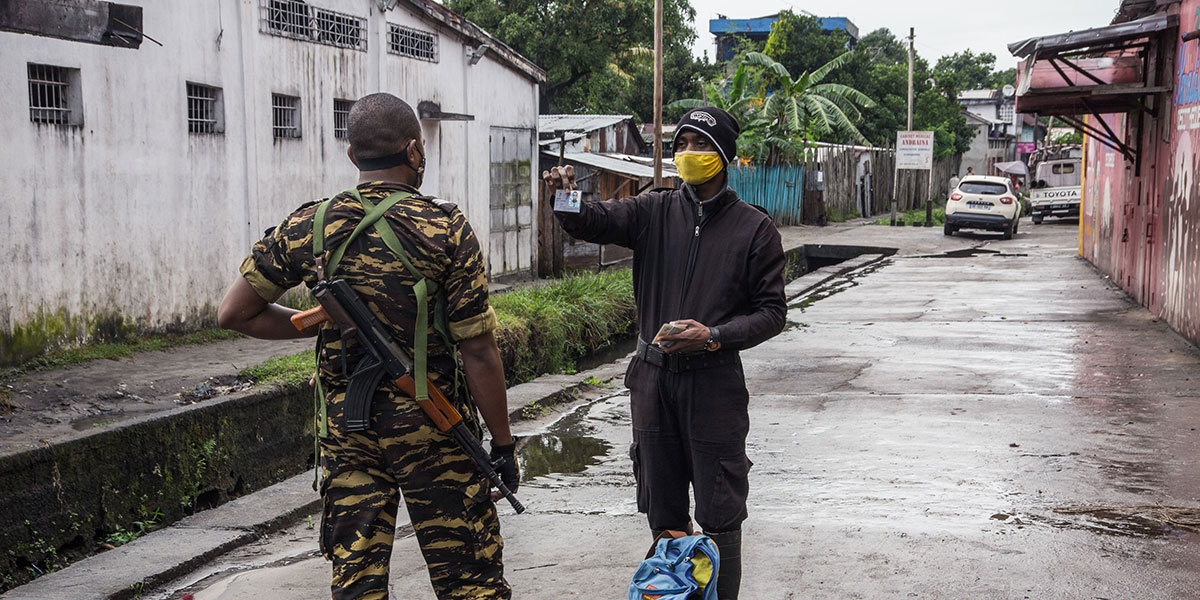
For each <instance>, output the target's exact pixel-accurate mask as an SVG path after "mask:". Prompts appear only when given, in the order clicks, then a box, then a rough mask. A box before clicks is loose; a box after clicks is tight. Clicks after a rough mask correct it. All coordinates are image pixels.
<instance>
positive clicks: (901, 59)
mask: <svg viewBox="0 0 1200 600" xmlns="http://www.w3.org/2000/svg"><path fill="white" fill-rule="evenodd" d="M855 50H857V51H859V52H862V53H863V54H864V55H865V56H866V57H867V58H868V59H869V60H868V62H870V63H871V64H883V65H907V64H908V48H906V47H905V46H904V44H902V43H901V42H900V40H898V39H896V36H894V35H892V32H891V31H890V30H888V29H887V28H879V29H876V30H875V31H872V32H871V33H868V34H867V35H864V36H863V37H862V38H860V39H859V40H858V45H856V46H855Z"/></svg>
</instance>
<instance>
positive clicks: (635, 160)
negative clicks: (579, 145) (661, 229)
mask: <svg viewBox="0 0 1200 600" xmlns="http://www.w3.org/2000/svg"><path fill="white" fill-rule="evenodd" d="M542 154H544V155H546V156H549V157H552V158H556V159H557V158H558V154H557V153H554V152H543V153H542ZM646 160H652V159H644V158H641V157H636V156H629V155H628V154H594V153H591V152H568V153H566V154H564V155H563V161H565V162H572V163H576V164H580V165H586V166H589V167H595V168H597V169H601V170H603V171H610V172H613V173H620V174H622V175H628V176H630V177H645V178H651V177H654V166H653V165H652V164H650V165H648V164H646V163H645V162H644V161H646ZM678 176H679V172H678V171H676V170H675V165H674V164H673V163H671V162H670V161H667V160H664V161H663V177H678Z"/></svg>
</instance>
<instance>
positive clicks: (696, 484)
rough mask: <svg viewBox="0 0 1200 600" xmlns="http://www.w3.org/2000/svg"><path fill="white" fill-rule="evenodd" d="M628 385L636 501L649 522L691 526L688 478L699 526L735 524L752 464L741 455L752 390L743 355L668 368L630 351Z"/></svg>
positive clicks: (656, 526) (716, 528)
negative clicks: (686, 367) (685, 367)
mask: <svg viewBox="0 0 1200 600" xmlns="http://www.w3.org/2000/svg"><path fill="white" fill-rule="evenodd" d="M625 385H626V387H628V388H629V393H630V402H631V405H632V413H633V446H632V448H631V449H630V455H631V458H632V459H633V474H634V478H635V479H636V480H637V506H638V511H639V512H643V513H646V516H647V517H648V520H649V524H650V529H652V530H661V529H675V530H680V531H691V527H690V526H691V512H690V511H689V498H688V486H689V485H691V487H692V488H693V490H694V492H695V496H696V523H697V524H699V525H700V527H701V529H703V530H704V531H705V532H706V533H724V532H727V531H734V530H737V529H740V528H741V524H742V521H744V520H746V496H747V495H748V493H749V491H750V481H749V473H750V466H751V464H752V463H751V462H750V459H749V458H747V456H746V435H747V434H748V433H749V431H750V414H749V411H748V403H749V393H748V392H747V391H746V378H745V374H744V372H743V371H742V363H741V360H740V359H739V360H737V361H736V362H733V363H732V364H726V365H722V366H717V367H712V368H707V369H697V370H690V371H682V372H671V371H669V370H667V369H664V368H661V367H658V366H655V365H653V364H650V363H648V362H646V361H645V360H643V359H641V358H637V357H635V358H634V359H633V360H632V361H631V362H630V364H629V369H628V370H627V371H626V373H625Z"/></svg>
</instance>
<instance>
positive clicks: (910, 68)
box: [908, 27, 917, 131]
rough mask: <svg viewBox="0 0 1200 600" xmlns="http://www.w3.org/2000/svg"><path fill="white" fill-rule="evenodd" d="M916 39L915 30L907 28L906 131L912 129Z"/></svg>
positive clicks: (914, 28)
mask: <svg viewBox="0 0 1200 600" xmlns="http://www.w3.org/2000/svg"><path fill="white" fill-rule="evenodd" d="M916 37H917V28H916V27H909V28H908V130H909V131H912V129H913V41H914V40H915V39H916Z"/></svg>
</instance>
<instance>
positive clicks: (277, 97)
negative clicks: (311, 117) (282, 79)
mask: <svg viewBox="0 0 1200 600" xmlns="http://www.w3.org/2000/svg"><path fill="white" fill-rule="evenodd" d="M271 130H272V131H273V132H274V134H275V137H276V138H299V137H300V99H299V98H297V97H295V96H284V95H282V94H271Z"/></svg>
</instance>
